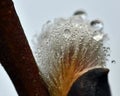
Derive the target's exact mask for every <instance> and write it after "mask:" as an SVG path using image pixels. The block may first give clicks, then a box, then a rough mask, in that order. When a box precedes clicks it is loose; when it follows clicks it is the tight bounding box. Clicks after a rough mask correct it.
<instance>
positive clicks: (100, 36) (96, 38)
mask: <svg viewBox="0 0 120 96" xmlns="http://www.w3.org/2000/svg"><path fill="white" fill-rule="evenodd" d="M103 37H104V34H98V35H95V36H94V37H93V39H95V40H96V41H100V40H102V39H103Z"/></svg>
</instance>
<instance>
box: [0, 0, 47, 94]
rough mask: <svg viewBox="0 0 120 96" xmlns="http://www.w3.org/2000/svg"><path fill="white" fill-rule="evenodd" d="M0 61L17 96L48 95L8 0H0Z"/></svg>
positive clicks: (10, 2)
mask: <svg viewBox="0 0 120 96" xmlns="http://www.w3.org/2000/svg"><path fill="white" fill-rule="evenodd" d="M0 62H1V63H2V65H3V67H4V68H5V70H6V71H7V73H8V75H9V76H10V78H11V80H12V82H13V83H14V86H15V88H16V90H17V92H18V95H19V96H49V95H48V91H47V89H46V88H45V86H44V83H43V81H42V79H41V77H40V75H39V71H38V68H37V65H36V63H35V60H34V58H33V55H32V52H31V50H30V47H29V45H28V42H27V39H26V37H25V34H24V31H23V29H22V26H21V24H20V21H19V19H18V16H17V14H16V12H15V9H14V5H13V2H12V0H0Z"/></svg>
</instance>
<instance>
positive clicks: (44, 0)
mask: <svg viewBox="0 0 120 96" xmlns="http://www.w3.org/2000/svg"><path fill="white" fill-rule="evenodd" d="M13 2H14V5H15V8H16V11H17V13H18V16H19V18H20V21H21V24H22V26H23V28H24V31H25V34H26V36H27V39H28V41H29V44H30V46H31V49H32V50H33V42H32V40H33V38H34V37H35V36H34V35H35V34H37V33H40V31H41V27H42V25H43V24H44V23H45V22H46V21H47V20H53V19H54V18H58V17H69V16H71V15H72V14H73V13H74V12H75V11H76V10H78V9H85V10H86V11H87V13H88V18H89V19H90V20H94V19H97V18H100V19H101V20H102V21H103V22H104V31H105V33H107V34H108V35H109V38H110V40H109V41H108V43H107V44H108V45H109V46H110V49H111V51H110V53H111V57H110V61H112V60H115V62H113V63H111V62H108V63H107V67H108V68H109V69H110V73H109V82H110V86H111V91H112V94H113V96H120V83H119V82H120V27H119V26H120V24H119V23H120V11H119V9H120V5H119V4H120V1H119V0H59V1H58V0H13ZM0 96H18V95H17V93H16V91H15V88H14V86H13V84H12V82H11V80H10V79H9V76H8V75H7V73H6V72H5V70H4V68H3V67H2V66H1V65H0Z"/></svg>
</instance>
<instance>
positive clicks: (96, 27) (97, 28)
mask: <svg viewBox="0 0 120 96" xmlns="http://www.w3.org/2000/svg"><path fill="white" fill-rule="evenodd" d="M90 25H91V26H92V27H93V29H94V30H95V31H102V30H103V27H104V24H103V22H102V21H100V20H93V21H91V23H90Z"/></svg>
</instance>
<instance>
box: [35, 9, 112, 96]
mask: <svg viewBox="0 0 120 96" xmlns="http://www.w3.org/2000/svg"><path fill="white" fill-rule="evenodd" d="M86 18H87V13H86V12H85V11H76V12H75V13H74V15H73V16H71V17H69V18H67V19H64V18H58V19H55V20H54V21H53V22H52V21H47V22H46V24H44V25H43V29H42V32H41V34H40V36H39V37H38V38H37V44H36V46H35V47H36V57H37V63H38V67H39V69H40V75H41V76H42V78H43V79H44V81H45V83H46V84H47V86H48V88H49V91H50V94H51V96H56V94H58V93H59V94H60V96H64V95H65V94H66V93H60V92H61V91H62V90H66V91H69V88H66V86H71V84H70V83H73V82H74V81H75V80H76V79H77V78H78V77H79V76H80V74H81V73H82V71H83V70H86V69H89V68H93V67H104V66H105V63H106V60H107V56H109V55H110V54H109V52H108V51H109V50H110V49H109V47H104V41H105V40H106V34H105V33H104V32H103V26H104V25H103V22H101V21H100V20H93V21H89V20H87V19H86ZM70 75H71V76H70ZM53 89H54V90H55V91H53Z"/></svg>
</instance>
